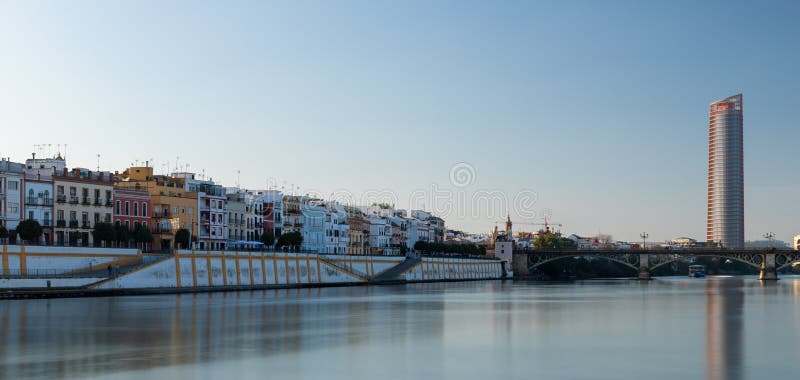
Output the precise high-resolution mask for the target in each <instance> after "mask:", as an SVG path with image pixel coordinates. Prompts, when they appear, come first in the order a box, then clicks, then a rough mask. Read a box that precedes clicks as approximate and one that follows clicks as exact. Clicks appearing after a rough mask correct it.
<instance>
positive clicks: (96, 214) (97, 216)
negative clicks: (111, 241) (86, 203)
mask: <svg viewBox="0 0 800 380" xmlns="http://www.w3.org/2000/svg"><path fill="white" fill-rule="evenodd" d="M94 223H95V224H97V223H100V213H99V212H96V213H94Z"/></svg>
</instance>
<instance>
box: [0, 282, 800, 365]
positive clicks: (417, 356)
mask: <svg viewBox="0 0 800 380" xmlns="http://www.w3.org/2000/svg"><path fill="white" fill-rule="evenodd" d="M799 373H800V277H791V276H783V277H782V279H781V281H778V282H777V283H769V284H762V283H760V282H759V281H757V280H755V279H754V278H751V277H736V278H708V279H687V278H667V279H664V278H662V279H657V280H655V281H651V282H637V281H629V280H614V281H585V282H577V283H568V284H567V283H564V284H553V283H524V282H513V283H512V282H500V281H488V282H465V283H448V284H418V285H406V286H381V287H348V288H326V289H299V290H280V291H254V292H235V293H206V294H190V295H186V294H184V295H163V296H139V297H119V298H84V299H54V300H22V301H0V379H60V378H69V379H86V378H102V379H139V378H152V379H171V378H175V379H187V378H188V379H191V378H198V379H220V380H238V379H353V378H356V379H458V380H464V379H482V380H483V379H497V378H501V379H502V378H512V379H534V378H538V379H619V378H636V379H703V378H705V379H790V378H796V376H798V374H799Z"/></svg>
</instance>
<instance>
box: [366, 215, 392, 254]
mask: <svg viewBox="0 0 800 380" xmlns="http://www.w3.org/2000/svg"><path fill="white" fill-rule="evenodd" d="M369 247H370V253H372V254H378V255H390V254H392V248H391V247H392V224H391V222H390V221H389V219H388V218H387V217H382V216H377V215H371V216H369Z"/></svg>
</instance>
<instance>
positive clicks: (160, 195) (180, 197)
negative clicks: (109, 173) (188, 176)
mask: <svg viewBox="0 0 800 380" xmlns="http://www.w3.org/2000/svg"><path fill="white" fill-rule="evenodd" d="M116 176H117V179H118V182H116V186H117V187H123V188H127V187H133V188H144V189H145V190H147V192H148V193H150V203H151V205H152V214H151V223H152V228H151V229H150V232H151V233H152V235H153V249H155V250H161V251H169V250H171V249H173V248H181V247H176V244H175V234H176V233H177V231H178V230H179V229H182V228H183V229H187V230H189V232H190V233H191V235H192V241H196V240H197V220H198V219H197V206H198V202H197V193H194V192H189V191H186V190H185V185H186V184H185V181H184V180H183V179H182V178H174V177H171V176H166V175H154V174H153V168H152V167H148V166H133V167H130V168H128V169H127V170H125V171H124V172H123V173H122V174H117V175H116ZM182 248H187V247H182Z"/></svg>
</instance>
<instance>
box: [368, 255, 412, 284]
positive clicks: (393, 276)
mask: <svg viewBox="0 0 800 380" xmlns="http://www.w3.org/2000/svg"><path fill="white" fill-rule="evenodd" d="M420 262H422V259H420V258H416V257H408V258H406V259H405V261H403V262H401V263H400V264H397V265H395V266H393V267H392V268H390V269H388V270H387V271H385V272H383V273H381V274H379V275H377V276H376V277H375V278H373V279H372V282H373V283H377V284H379V283H387V282H398V281H401V280H402V279H401V278H400V275H402V274H403V273H405V272H407V271H408V270H410V269H411V268H413V267H415V266H417V264H419V263H420Z"/></svg>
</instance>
